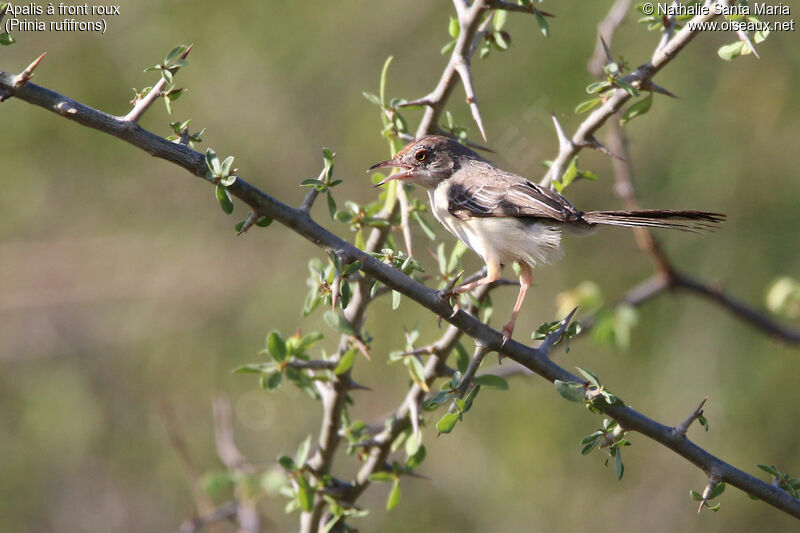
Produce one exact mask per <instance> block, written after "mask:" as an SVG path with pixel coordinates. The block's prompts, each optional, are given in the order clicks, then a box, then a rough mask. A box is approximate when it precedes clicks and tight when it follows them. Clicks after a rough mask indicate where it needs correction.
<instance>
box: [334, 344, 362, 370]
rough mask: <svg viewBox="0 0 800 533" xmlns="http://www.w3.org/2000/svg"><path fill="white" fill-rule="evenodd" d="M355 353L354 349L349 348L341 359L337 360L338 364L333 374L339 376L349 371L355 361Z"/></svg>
mask: <svg viewBox="0 0 800 533" xmlns="http://www.w3.org/2000/svg"><path fill="white" fill-rule="evenodd" d="M356 351H357V350H356V349H355V348H350V349H349V350H347V351H346V352H344V353H343V354H342V358H341V359H339V362H338V363H337V364H336V368H334V369H333V373H334V374H336V375H337V376H339V375H341V374H344V373H345V372H347V371H348V370H350V367H352V366H353V362H354V361H355V360H356Z"/></svg>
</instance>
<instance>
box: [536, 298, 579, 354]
mask: <svg viewBox="0 0 800 533" xmlns="http://www.w3.org/2000/svg"><path fill="white" fill-rule="evenodd" d="M577 311H578V308H577V307H576V308H575V309H573V310H572V311H570V312H569V314H568V315H567V316H565V317H564V320H562V321H561V324H560V325H559V326H558V329H557V330H555V331H554V332H553V333H551V334H550V335H548V336H547V337H545V339H544V340H543V341H542V343H541V344H540V345H539V347H538V348H537V350H540V351H541V352H542V353H543V354H545V355H547V352H549V351H550V349H551V348H552V347H553V346H555V344H556V343H557V342H558V341H560V340H561V337H563V336H564V332H565V331H567V326H569V323H570V322H571V321H572V317H573V316H575V313H576V312H577Z"/></svg>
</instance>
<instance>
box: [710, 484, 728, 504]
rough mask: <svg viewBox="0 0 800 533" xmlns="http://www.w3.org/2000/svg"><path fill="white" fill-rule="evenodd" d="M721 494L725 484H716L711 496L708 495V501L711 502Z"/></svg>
mask: <svg viewBox="0 0 800 533" xmlns="http://www.w3.org/2000/svg"><path fill="white" fill-rule="evenodd" d="M723 492H725V483H723V482H720V483H717V485H716V486H715V487H714V488H713V489H712V490H711V494H709V495H708V499H709V500H713V499H714V498H716V497H717V496H719V495H720V494H722V493H723Z"/></svg>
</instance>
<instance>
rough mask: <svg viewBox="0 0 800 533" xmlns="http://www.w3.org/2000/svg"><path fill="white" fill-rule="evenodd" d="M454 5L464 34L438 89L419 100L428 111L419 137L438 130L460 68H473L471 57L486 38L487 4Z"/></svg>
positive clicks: (480, 1) (456, 1) (457, 2)
mask: <svg viewBox="0 0 800 533" xmlns="http://www.w3.org/2000/svg"><path fill="white" fill-rule="evenodd" d="M453 3H454V4H455V6H456V10H457V12H458V22H459V26H460V27H461V30H460V32H459V34H458V39H456V46H455V48H453V52H452V53H451V54H450V61H449V62H448V63H447V66H446V67H445V68H444V72H443V73H442V77H441V78H440V79H439V83H438V84H437V85H436V88H435V89H434V90H433V91H431V92H430V93H429V94H427V95H426V96H424V97H422V98H420V99H419V100H418V101H419V102H420V103H422V104H424V105H425V106H426V109H425V114H424V115H423V117H422V120H420V123H419V126H418V127H417V137H422V136H424V135H427V134H428V133H430V132H431V131H433V130H434V129H435V128H436V126H437V124H438V123H439V116H440V115H441V114H442V111H444V106H445V104H446V103H447V100H448V98H450V94H451V93H452V92H453V89H454V88H455V86H456V82H457V81H458V79H459V76H460V74H459V72H458V70H457V68H456V67H457V66H458V65H459V64H464V65H466V66H467V68H468V67H469V58H470V55H471V54H472V52H473V51H474V50H475V48H476V44H477V42H478V41H479V40H480V39H481V38H482V35H480V34H479V31H478V27H479V25H480V23H481V15H482V11H483V9H484V7H485V1H484V0H475V2H473V3H472V5H471V6H467V5H466V3H465V2H464V1H463V0H454V2H453ZM461 68H463V67H461ZM467 96H469V94H467ZM479 128H482V125H481V124H479Z"/></svg>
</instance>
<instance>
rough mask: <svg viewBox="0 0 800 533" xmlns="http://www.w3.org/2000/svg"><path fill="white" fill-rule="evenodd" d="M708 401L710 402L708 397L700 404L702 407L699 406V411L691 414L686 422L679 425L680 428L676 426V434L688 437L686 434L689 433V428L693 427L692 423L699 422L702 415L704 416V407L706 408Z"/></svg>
mask: <svg viewBox="0 0 800 533" xmlns="http://www.w3.org/2000/svg"><path fill="white" fill-rule="evenodd" d="M707 401H708V396H706V397H705V398H703V401H702V402H700V405H698V406H697V409H695V410H694V411H692V414H690V415H689V416H688V417H687V418H686V420H684V421H683V422H681V423H680V425H678V426H675V429H674V431H675V433H676V434H677V435H686V432H687V431H689V426H691V425H692V422H694V421H695V420H697V419H698V418H700V415H702V414H703V406H705V404H706V402H707Z"/></svg>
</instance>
